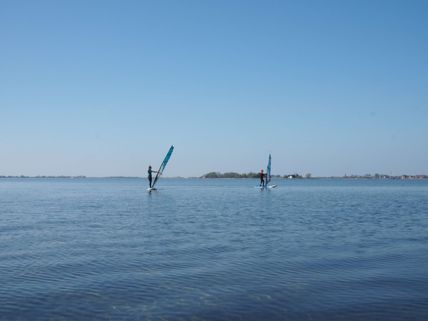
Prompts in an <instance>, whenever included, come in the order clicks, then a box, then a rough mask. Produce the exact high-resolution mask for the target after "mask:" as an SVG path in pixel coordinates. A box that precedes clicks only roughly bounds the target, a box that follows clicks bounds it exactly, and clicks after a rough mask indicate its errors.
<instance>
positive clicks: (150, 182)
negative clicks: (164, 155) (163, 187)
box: [147, 165, 157, 188]
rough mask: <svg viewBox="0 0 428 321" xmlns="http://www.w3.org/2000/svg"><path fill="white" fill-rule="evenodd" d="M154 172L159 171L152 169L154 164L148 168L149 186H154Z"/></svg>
mask: <svg viewBox="0 0 428 321" xmlns="http://www.w3.org/2000/svg"><path fill="white" fill-rule="evenodd" d="M152 173H157V172H156V171H154V170H152V166H150V165H149V169H148V170H147V174H148V176H147V178H148V179H149V187H150V188H152Z"/></svg>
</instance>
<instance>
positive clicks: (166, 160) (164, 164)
mask: <svg viewBox="0 0 428 321" xmlns="http://www.w3.org/2000/svg"><path fill="white" fill-rule="evenodd" d="M173 151H174V146H171V147H170V148H169V151H168V153H167V154H166V156H165V158H164V160H163V162H162V164H161V165H160V167H159V170H158V172H157V173H156V177H155V180H154V181H153V184H152V188H153V187H155V184H156V182H157V181H158V179H159V177H160V176H161V175H162V172H163V170H164V169H165V167H166V164H167V163H168V161H169V159H170V158H171V154H172V152H173Z"/></svg>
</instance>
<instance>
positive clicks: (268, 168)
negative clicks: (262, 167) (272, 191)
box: [266, 154, 272, 185]
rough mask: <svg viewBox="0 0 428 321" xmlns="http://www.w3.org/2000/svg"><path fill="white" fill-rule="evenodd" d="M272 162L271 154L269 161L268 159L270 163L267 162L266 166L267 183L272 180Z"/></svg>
mask: <svg viewBox="0 0 428 321" xmlns="http://www.w3.org/2000/svg"><path fill="white" fill-rule="evenodd" d="M271 163H272V157H271V156H270V154H269V161H268V164H267V167H266V185H267V184H268V183H269V182H270V180H271V174H270V171H271Z"/></svg>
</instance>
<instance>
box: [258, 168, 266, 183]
mask: <svg viewBox="0 0 428 321" xmlns="http://www.w3.org/2000/svg"><path fill="white" fill-rule="evenodd" d="M259 174H260V185H259V186H262V187H265V176H266V174H265V173H263V169H262V170H260V173H259Z"/></svg>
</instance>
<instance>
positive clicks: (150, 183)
mask: <svg viewBox="0 0 428 321" xmlns="http://www.w3.org/2000/svg"><path fill="white" fill-rule="evenodd" d="M147 174H148V177H147V178H148V179H149V187H150V188H152V169H151V168H149V170H148V171H147Z"/></svg>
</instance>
